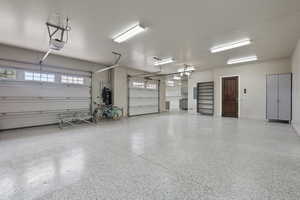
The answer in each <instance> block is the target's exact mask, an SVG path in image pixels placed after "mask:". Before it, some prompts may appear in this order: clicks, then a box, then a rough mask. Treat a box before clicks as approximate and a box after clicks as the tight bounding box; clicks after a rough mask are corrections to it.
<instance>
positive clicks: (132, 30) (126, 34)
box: [113, 24, 146, 43]
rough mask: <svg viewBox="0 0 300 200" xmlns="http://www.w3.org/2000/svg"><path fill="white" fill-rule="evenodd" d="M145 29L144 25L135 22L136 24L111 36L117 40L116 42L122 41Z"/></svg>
mask: <svg viewBox="0 0 300 200" xmlns="http://www.w3.org/2000/svg"><path fill="white" fill-rule="evenodd" d="M145 30H146V29H145V28H144V27H142V26H141V25H140V24H137V25H135V26H133V27H131V28H129V29H127V30H125V31H123V32H121V33H120V34H118V35H116V36H115V37H114V38H113V41H114V42H117V43H122V42H124V41H126V40H128V39H130V38H132V37H133V36H135V35H137V34H139V33H142V32H144V31H145Z"/></svg>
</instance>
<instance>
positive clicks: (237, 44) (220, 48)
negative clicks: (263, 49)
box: [210, 38, 251, 53]
mask: <svg viewBox="0 0 300 200" xmlns="http://www.w3.org/2000/svg"><path fill="white" fill-rule="evenodd" d="M250 44H251V40H250V39H249V38H245V39H242V40H237V41H234V42H229V43H226V44H221V45H217V46H214V47H212V48H211V49H210V52H211V53H218V52H221V51H226V50H229V49H234V48H238V47H242V46H246V45H250Z"/></svg>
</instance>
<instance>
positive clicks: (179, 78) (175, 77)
mask: <svg viewBox="0 0 300 200" xmlns="http://www.w3.org/2000/svg"><path fill="white" fill-rule="evenodd" d="M173 79H174V80H177V81H179V80H181V77H180V76H174V77H173Z"/></svg>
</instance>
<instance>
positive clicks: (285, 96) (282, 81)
mask: <svg viewBox="0 0 300 200" xmlns="http://www.w3.org/2000/svg"><path fill="white" fill-rule="evenodd" d="M291 88H292V78H291V74H280V75H279V76H278V104H279V106H278V115H279V120H287V121H290V120H291V106H292V105H291V104H292V101H291V96H292V90H291Z"/></svg>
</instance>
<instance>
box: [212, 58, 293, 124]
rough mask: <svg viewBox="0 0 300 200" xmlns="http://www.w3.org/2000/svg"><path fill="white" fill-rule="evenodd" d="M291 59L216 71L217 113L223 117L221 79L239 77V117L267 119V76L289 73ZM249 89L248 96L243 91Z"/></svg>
mask: <svg viewBox="0 0 300 200" xmlns="http://www.w3.org/2000/svg"><path fill="white" fill-rule="evenodd" d="M289 72H291V64H290V60H289V59H281V60H275V61H268V62H263V63H255V64H246V65H242V66H234V67H227V68H226V67H225V68H221V69H216V70H214V81H215V113H216V114H217V115H219V116H221V112H222V108H221V77H222V76H232V75H238V76H239V88H240V90H239V95H240V98H239V117H240V118H250V119H265V116H266V75H267V74H278V73H289ZM244 89H247V94H243V90H244Z"/></svg>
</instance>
